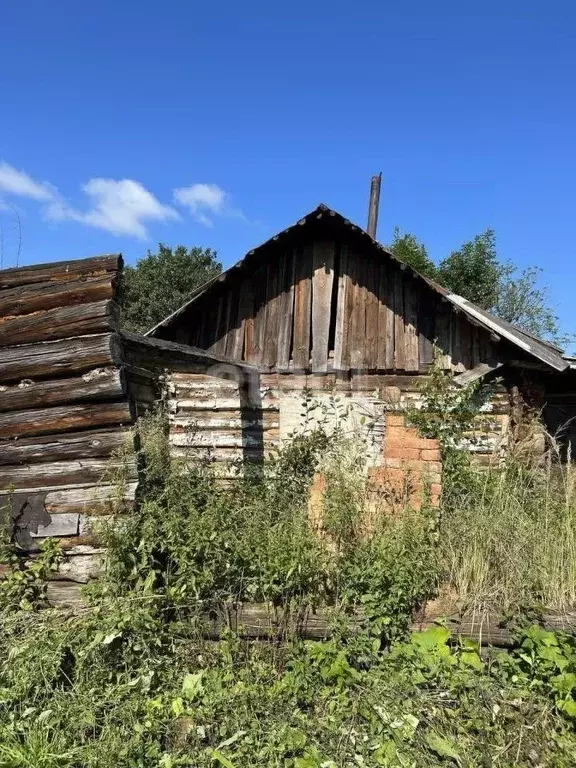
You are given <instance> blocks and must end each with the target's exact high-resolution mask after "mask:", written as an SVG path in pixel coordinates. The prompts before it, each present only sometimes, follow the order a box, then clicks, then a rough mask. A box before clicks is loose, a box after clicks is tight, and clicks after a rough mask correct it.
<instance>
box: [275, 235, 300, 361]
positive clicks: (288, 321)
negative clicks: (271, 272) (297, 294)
mask: <svg viewBox="0 0 576 768" xmlns="http://www.w3.org/2000/svg"><path fill="white" fill-rule="evenodd" d="M283 266H284V272H283V275H282V296H281V299H280V329H279V333H278V364H277V368H278V369H279V370H288V366H289V365H290V352H291V348H292V328H293V324H294V288H295V277H296V260H295V254H294V251H293V250H289V251H287V252H286V253H285V254H284V259H283Z"/></svg>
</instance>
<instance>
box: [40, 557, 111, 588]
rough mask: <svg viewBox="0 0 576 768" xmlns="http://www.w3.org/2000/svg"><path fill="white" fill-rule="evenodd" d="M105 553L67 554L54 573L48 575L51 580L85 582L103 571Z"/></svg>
mask: <svg viewBox="0 0 576 768" xmlns="http://www.w3.org/2000/svg"><path fill="white" fill-rule="evenodd" d="M104 564H105V555H104V553H96V554H89V555H84V554H78V555H68V554H67V556H66V557H65V558H64V561H63V562H62V563H60V566H59V567H58V572H57V574H56V575H54V576H52V577H50V580H51V581H67V582H75V583H76V584H87V583H88V582H89V581H92V579H98V578H100V577H101V576H102V575H103V573H104Z"/></svg>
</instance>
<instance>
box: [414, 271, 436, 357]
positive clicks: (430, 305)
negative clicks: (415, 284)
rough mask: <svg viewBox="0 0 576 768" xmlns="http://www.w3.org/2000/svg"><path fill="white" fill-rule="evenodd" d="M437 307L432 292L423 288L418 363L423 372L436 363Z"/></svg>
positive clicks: (420, 308) (421, 292) (421, 291)
mask: <svg viewBox="0 0 576 768" xmlns="http://www.w3.org/2000/svg"><path fill="white" fill-rule="evenodd" d="M435 305H436V302H435V297H434V296H433V294H432V293H431V291H430V290H429V289H427V288H426V287H425V286H421V288H420V307H419V311H418V362H419V366H420V370H421V371H424V370H427V369H429V368H430V366H431V365H432V363H433V362H434V336H435V332H436V330H435V314H436V313H435Z"/></svg>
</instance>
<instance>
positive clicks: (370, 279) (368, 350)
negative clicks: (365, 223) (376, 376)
mask: <svg viewBox="0 0 576 768" xmlns="http://www.w3.org/2000/svg"><path fill="white" fill-rule="evenodd" d="M379 280H380V270H379V266H378V264H377V263H376V262H375V260H374V259H373V258H371V257H367V258H366V262H365V281H366V336H365V343H364V364H365V367H366V368H367V369H368V370H375V369H376V368H377V367H378V315H379V311H378V290H379Z"/></svg>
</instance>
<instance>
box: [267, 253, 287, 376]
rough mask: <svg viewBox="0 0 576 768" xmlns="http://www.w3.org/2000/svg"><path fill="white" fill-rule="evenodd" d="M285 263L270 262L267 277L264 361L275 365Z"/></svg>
mask: <svg viewBox="0 0 576 768" xmlns="http://www.w3.org/2000/svg"><path fill="white" fill-rule="evenodd" d="M283 271H284V266H283V264H281V265H280V268H279V267H278V265H277V263H276V262H271V263H269V264H268V270H267V278H266V321H265V333H264V338H263V352H262V362H263V363H264V365H267V366H270V367H275V366H276V364H277V361H278V336H279V333H280V302H281V291H282V287H281V285H282V284H281V282H280V281H281V278H282V276H283Z"/></svg>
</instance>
